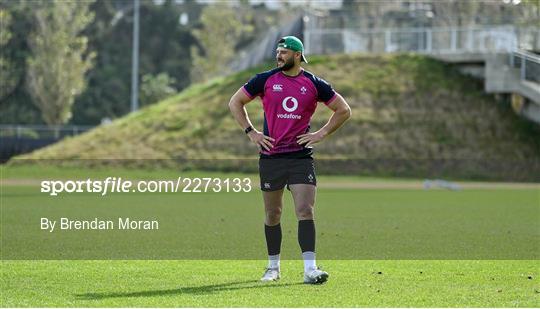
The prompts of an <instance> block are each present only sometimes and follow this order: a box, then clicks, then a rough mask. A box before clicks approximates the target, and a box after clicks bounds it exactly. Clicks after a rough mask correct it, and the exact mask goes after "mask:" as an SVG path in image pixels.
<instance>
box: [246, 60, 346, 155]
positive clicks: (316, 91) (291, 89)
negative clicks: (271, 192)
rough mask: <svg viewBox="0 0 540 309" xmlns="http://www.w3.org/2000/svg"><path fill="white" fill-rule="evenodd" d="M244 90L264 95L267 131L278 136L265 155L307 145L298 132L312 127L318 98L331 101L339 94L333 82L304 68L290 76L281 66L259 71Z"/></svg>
mask: <svg viewBox="0 0 540 309" xmlns="http://www.w3.org/2000/svg"><path fill="white" fill-rule="evenodd" d="M242 90H243V91H244V93H245V94H246V95H247V96H248V97H249V98H251V99H253V98H254V97H256V96H260V97H261V98H262V104H263V109H264V130H263V131H264V135H267V136H270V137H272V138H274V139H275V142H273V143H272V144H273V145H274V148H272V149H270V151H266V150H264V149H263V150H262V152H261V153H262V154H265V155H274V154H281V153H287V152H294V151H299V150H303V149H305V147H304V146H303V145H300V144H298V143H297V142H296V141H297V136H298V135H301V134H304V133H307V132H308V131H309V122H310V120H311V116H313V113H314V112H315V109H316V108H317V102H324V103H325V104H326V105H328V104H330V103H331V102H332V101H333V100H334V99H335V98H336V92H335V91H334V89H332V86H330V84H328V83H327V82H326V81H325V80H323V79H321V78H319V77H317V76H315V75H313V74H312V73H310V72H307V71H305V70H304V69H302V70H301V72H300V74H298V75H297V76H287V75H285V74H284V73H283V72H282V71H281V70H280V69H279V68H276V69H273V70H270V71H266V72H263V73H260V74H257V75H255V76H254V77H253V78H251V79H250V80H249V81H248V82H247V83H246V84H245V85H244V87H242Z"/></svg>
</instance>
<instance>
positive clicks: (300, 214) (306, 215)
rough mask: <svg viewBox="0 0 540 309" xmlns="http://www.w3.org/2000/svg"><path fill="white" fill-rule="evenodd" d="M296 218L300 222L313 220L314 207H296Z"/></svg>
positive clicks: (309, 205)
mask: <svg viewBox="0 0 540 309" xmlns="http://www.w3.org/2000/svg"><path fill="white" fill-rule="evenodd" d="M296 217H297V218H298V220H310V219H313V205H311V204H303V205H299V206H298V207H296Z"/></svg>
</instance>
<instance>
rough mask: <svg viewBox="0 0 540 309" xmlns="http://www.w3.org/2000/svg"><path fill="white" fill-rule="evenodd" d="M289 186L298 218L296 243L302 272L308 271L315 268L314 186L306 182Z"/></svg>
mask: <svg viewBox="0 0 540 309" xmlns="http://www.w3.org/2000/svg"><path fill="white" fill-rule="evenodd" d="M289 187H290V189H291V193H292V196H293V199H294V206H295V210H296V217H297V218H298V244H299V245H300V248H301V249H302V258H303V259H304V272H305V273H309V272H311V271H313V270H315V269H317V265H316V262H315V221H313V208H314V206H315V194H316V187H315V186H313V185H308V184H294V185H290V186H289Z"/></svg>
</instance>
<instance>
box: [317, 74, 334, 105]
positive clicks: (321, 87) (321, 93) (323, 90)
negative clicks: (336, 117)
mask: <svg viewBox="0 0 540 309" xmlns="http://www.w3.org/2000/svg"><path fill="white" fill-rule="evenodd" d="M314 82H315V87H316V88H317V100H318V101H320V102H324V104H326V105H328V104H330V103H331V102H332V101H334V99H335V98H336V92H335V91H334V88H332V85H330V84H329V83H328V82H327V81H325V80H324V79H322V78H320V77H315V80H314Z"/></svg>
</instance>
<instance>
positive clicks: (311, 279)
mask: <svg viewBox="0 0 540 309" xmlns="http://www.w3.org/2000/svg"><path fill="white" fill-rule="evenodd" d="M328 276H329V275H328V273H327V272H325V271H322V270H320V269H319V268H317V269H312V270H309V271H308V272H305V273H304V283H309V284H322V283H325V282H326V281H327V280H328Z"/></svg>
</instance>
